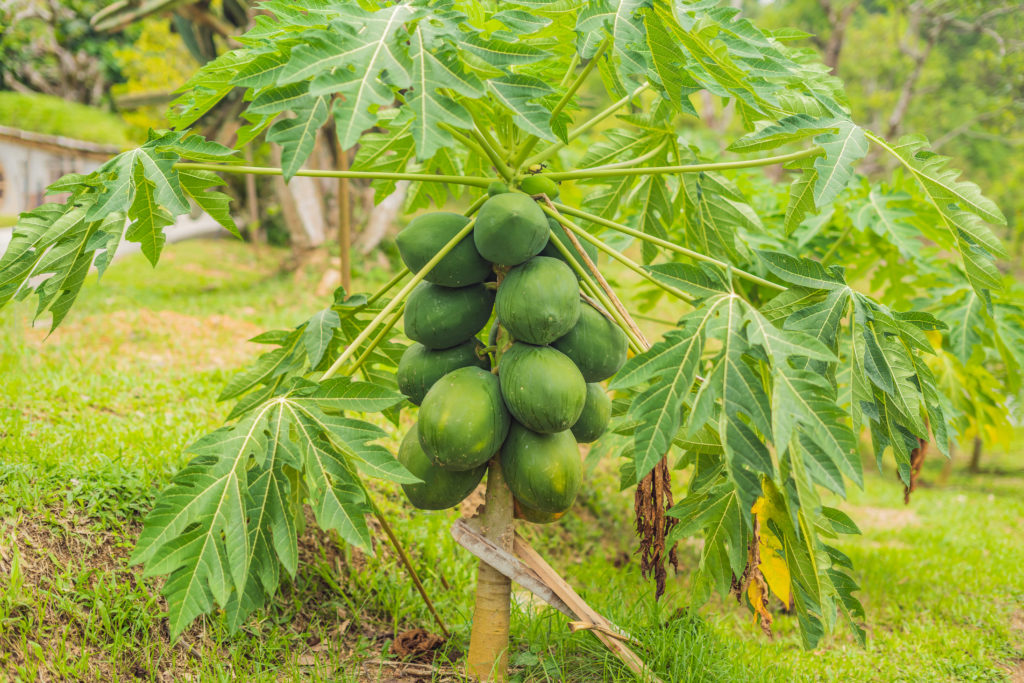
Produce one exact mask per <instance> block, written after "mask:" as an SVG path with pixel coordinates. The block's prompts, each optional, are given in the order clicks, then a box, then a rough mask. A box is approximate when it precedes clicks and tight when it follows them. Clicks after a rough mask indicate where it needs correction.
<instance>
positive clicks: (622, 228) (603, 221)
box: [554, 203, 788, 292]
mask: <svg viewBox="0 0 1024 683" xmlns="http://www.w3.org/2000/svg"><path fill="white" fill-rule="evenodd" d="M554 206H555V208H556V209H557V210H558V211H561V212H563V213H567V214H569V215H570V216H576V217H577V218H582V219H584V220H588V221H590V222H592V223H597V224H598V225H603V226H604V227H606V228H611V229H612V230H616V231H618V232H621V233H624V234H626V235H629V236H631V237H635V238H637V239H639V240H643V241H645V242H650V243H651V244H655V245H657V246H659V247H662V248H664V249H668V250H669V251H674V252H676V253H677V254H682V255H683V256H688V257H690V258H692V259H693V260H695V261H703V262H704V263H710V264H712V265H716V266H718V267H719V268H722V269H725V270H732V272H733V273H735V274H736V277H739V278H742V279H744V280H748V281H750V282H753V283H756V284H759V285H761V286H763V287H768V288H770V289H774V290H777V291H780V292H784V291H786V290H787V289H788V287H786V286H784V285H780V284H777V283H775V282H772V281H771V280H766V279H764V278H763V277H759V276H757V275H754V274H753V273H748V272H747V271H745V270H740V269H739V268H736V267H735V266H733V265H731V264H729V263H726V262H725V261H720V260H718V259H716V258H714V257H712V256H707V255H706V254H702V253H700V252H699V251H693V250H692V249H687V248H686V247H681V246H679V245H678V244H675V243H673V242H669V241H668V240H663V239H661V238H660V237H655V236H653V235H648V234H647V233H644V232H640V231H639V230H635V229H633V228H631V227H629V226H626V225H622V224H621V223H616V222H615V221H610V220H608V219H607V218H601V217H600V216H596V215H594V214H592V213H587V212H586V211H581V210H580V209H576V208H574V207H571V206H567V205H565V204H558V203H555V204H554ZM588 237H590V235H589V234H588ZM594 239H596V238H594ZM598 248H600V247H598ZM605 248H607V249H611V247H608V246H607V245H605ZM616 253H618V252H616ZM644 272H645V273H646V271H644Z"/></svg>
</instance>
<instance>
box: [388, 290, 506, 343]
mask: <svg viewBox="0 0 1024 683" xmlns="http://www.w3.org/2000/svg"><path fill="white" fill-rule="evenodd" d="M492 308H494V292H492V291H491V290H490V289H488V288H486V287H484V286H483V285H480V284H477V285H469V286H468V287H442V286H441V285H435V284H432V283H430V282H421V283H420V284H419V285H417V286H416V289H414V290H412V294H410V295H409V299H408V301H406V303H405V314H404V317H403V320H404V322H405V336H407V337H408V338H409V339H412V340H413V341H418V342H419V343H420V344H423V345H424V346H426V347H427V348H428V349H450V348H451V347H453V346H458V345H459V344H461V343H463V342H465V341H466V340H468V339H470V338H472V337H473V335H475V334H476V333H477V332H479V331H480V330H482V329H483V328H484V325H486V324H487V321H488V320H489V319H490V317H491V309H492Z"/></svg>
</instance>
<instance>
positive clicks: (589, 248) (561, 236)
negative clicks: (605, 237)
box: [538, 216, 597, 279]
mask: <svg viewBox="0 0 1024 683" xmlns="http://www.w3.org/2000/svg"><path fill="white" fill-rule="evenodd" d="M548 227H549V228H551V232H553V233H554V234H555V237H554V239H557V240H558V241H559V242H561V243H562V244H563V245H565V248H566V249H568V250H569V253H570V254H571V255H572V257H573V258H574V259H575V260H576V263H578V264H580V266H581V267H582V268H583V270H584V271H585V272H588V273H589V272H590V271H589V269H588V268H587V262H586V261H584V260H583V257H582V256H580V252H579V250H578V249H576V245H575V244H573V243H572V240H570V239H569V237H568V236H567V235H566V234H565V230H563V229H562V226H561V225H559V224H558V221H556V220H555V219H554V218H552V217H551V216H548ZM551 240H552V238H551V237H550V236H549V237H548V243H547V244H545V245H544V249H542V250H541V252H540V254H538V255H539V256H550V257H551V258H556V259H558V260H559V261H565V262H566V264H569V262H568V261H566V260H565V257H564V256H562V252H561V251H559V249H558V247H556V246H555V245H554V243H553V242H552V241H551ZM580 244H581V245H583V251H584V253H586V255H587V256H589V257H590V260H591V261H593V262H594V265H597V247H595V246H594V245H593V244H591V243H590V242H587V241H586V240H582V239H581V240H580ZM569 265H570V266H571V264H569ZM572 272H573V275H575V276H576V278H577V279H579V274H578V273H577V272H576V269H575V268H572Z"/></svg>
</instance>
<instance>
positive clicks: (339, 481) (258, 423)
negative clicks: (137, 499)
mask: <svg viewBox="0 0 1024 683" xmlns="http://www.w3.org/2000/svg"><path fill="white" fill-rule="evenodd" d="M319 405H320V404H318V403H317V402H316V401H314V400H310V399H305V398H301V397H287V396H281V397H276V398H273V399H271V400H269V401H266V402H264V403H262V404H261V405H259V406H257V407H256V408H255V409H254V410H253V411H252V412H250V413H249V414H248V415H247V416H246V417H245V418H243V419H242V420H240V421H239V422H238V423H236V424H234V425H232V426H228V427H224V428H222V429H220V430H218V431H216V432H214V433H212V434H210V435H208V436H206V437H203V438H202V439H200V440H199V441H198V442H196V443H195V444H193V446H191V447H190V448H189V452H191V453H194V454H195V455H196V456H197V457H196V458H195V459H194V460H192V461H191V462H190V463H189V464H188V465H187V466H186V467H185V468H184V469H183V470H181V471H180V472H179V473H178V474H177V475H175V477H174V478H173V480H172V483H171V485H170V487H169V488H168V489H167V490H166V491H165V492H164V494H163V495H161V496H160V498H159V499H158V501H157V505H156V507H155V508H154V509H153V511H152V512H150V514H149V515H148V516H147V517H146V521H145V525H144V528H143V531H142V534H141V535H140V538H139V542H138V544H137V546H136V550H135V553H134V554H133V556H132V562H133V563H144V564H145V565H146V573H147V575H153V574H170V577H169V578H168V581H167V583H166V585H165V588H164V594H165V595H166V596H167V599H168V606H169V611H170V619H171V632H172V636H173V637H177V635H178V634H179V633H180V632H181V631H182V630H183V629H184V628H185V627H187V626H188V624H189V623H191V622H192V621H193V620H194V619H195V618H196V617H197V616H199V615H201V614H205V613H209V612H211V611H212V610H213V609H214V607H215V605H220V606H221V607H224V608H226V609H227V610H228V615H227V616H228V623H229V626H230V627H231V628H237V626H238V625H239V624H241V623H242V621H243V620H244V618H245V616H246V615H247V614H249V613H250V612H251V611H252V610H253V609H256V608H258V607H260V606H261V605H263V604H264V603H265V599H266V596H267V595H268V594H272V593H273V591H275V590H276V588H277V584H278V580H279V576H280V570H279V567H282V566H283V567H284V569H285V571H286V572H288V573H289V574H294V572H295V569H296V564H297V557H298V554H297V547H296V534H297V519H296V516H297V515H301V508H299V507H297V505H296V503H297V502H301V498H296V495H297V494H298V493H300V491H299V490H298V489H297V487H300V486H301V489H302V491H305V492H306V495H307V496H308V499H309V501H310V502H311V503H312V504H313V508H314V512H315V514H316V516H317V521H318V523H319V524H321V526H323V528H325V529H331V530H334V531H337V532H338V533H339V534H340V535H341V536H342V538H344V539H345V540H346V541H347V542H350V543H354V544H357V545H359V546H361V547H363V548H365V549H367V550H369V549H370V536H369V528H368V527H367V525H366V520H365V519H364V515H365V513H366V512H368V511H369V508H368V507H367V501H366V494H365V490H364V488H363V486H362V484H361V482H360V481H359V479H358V475H357V474H356V468H357V467H359V466H360V465H362V464H365V463H367V462H369V463H370V464H371V465H373V466H369V467H363V469H364V471H367V472H368V473H369V474H370V475H371V476H386V477H387V478H389V479H393V480H398V481H404V482H418V481H419V480H418V479H417V478H415V477H413V476H412V475H411V474H409V472H408V471H407V470H405V468H404V467H402V466H401V465H400V464H399V463H398V461H397V460H395V459H394V458H393V457H392V456H391V455H390V454H388V453H387V451H386V450H384V449H383V448H381V447H380V446H375V445H374V444H372V443H371V441H372V440H374V439H378V438H380V437H381V436H383V435H384V432H383V431H381V430H380V429H379V428H378V427H375V426H374V425H371V424H369V423H366V422H361V421H358V420H354V419H351V418H346V417H341V416H331V415H327V414H326V413H324V412H322V410H321V409H320V407H319ZM383 455H387V457H388V461H387V462H385V461H383V459H382V456H383Z"/></svg>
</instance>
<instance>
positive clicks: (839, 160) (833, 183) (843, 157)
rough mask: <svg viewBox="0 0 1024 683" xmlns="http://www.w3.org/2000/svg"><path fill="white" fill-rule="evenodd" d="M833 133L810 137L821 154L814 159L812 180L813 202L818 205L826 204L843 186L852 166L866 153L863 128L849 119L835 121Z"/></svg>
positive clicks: (866, 144) (849, 177)
mask: <svg viewBox="0 0 1024 683" xmlns="http://www.w3.org/2000/svg"><path fill="white" fill-rule="evenodd" d="M836 128H837V129H838V131H837V132H835V133H823V134H821V135H818V136H817V137H815V138H814V141H815V142H816V143H818V144H819V145H820V146H821V148H822V149H824V150H825V156H821V157H818V158H817V159H815V160H814V170H816V171H817V172H818V177H817V179H816V180H815V181H814V202H815V204H817V205H818V206H822V205H824V204H828V203H830V202H831V201H832V200H834V199H835V198H836V197H838V196H839V193H840V192H842V191H843V190H844V189H845V188H846V184H847V183H849V182H850V179H851V178H852V177H853V166H854V164H856V163H857V162H858V161H860V160H861V159H863V158H864V155H865V154H867V153H868V141H867V137H866V136H865V134H864V129H862V128H861V127H860V126H857V125H855V124H853V123H851V122H849V121H839V122H838V123H837V125H836Z"/></svg>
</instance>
